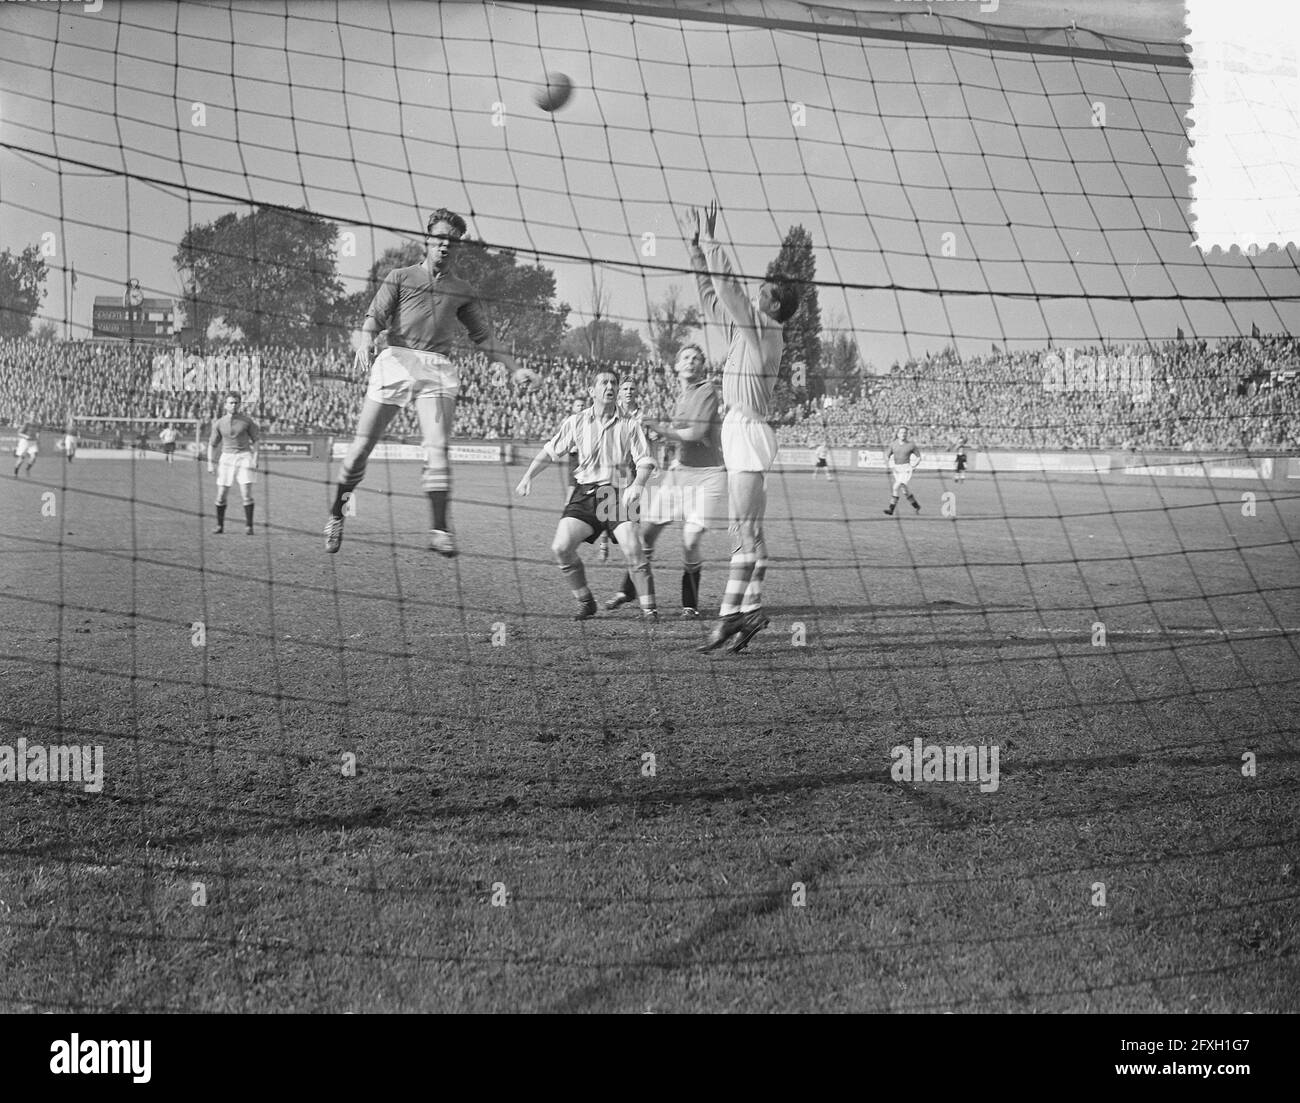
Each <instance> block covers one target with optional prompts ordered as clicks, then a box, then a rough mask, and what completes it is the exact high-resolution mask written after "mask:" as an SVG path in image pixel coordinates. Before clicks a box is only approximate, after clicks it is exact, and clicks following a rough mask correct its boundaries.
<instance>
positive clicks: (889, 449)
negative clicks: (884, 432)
mask: <svg viewBox="0 0 1300 1103" xmlns="http://www.w3.org/2000/svg"><path fill="white" fill-rule="evenodd" d="M885 462H886V463H887V464H888V465H889V473H890V475H891V476H892V478H893V480H894V485H893V489H892V490H891V491H890V498H889V508H888V509H886V510H885V513H887V514H889V515H890V516H892V515H893V513H894V507H895V506H897V505H898V495H899V493H900V492H901V493H903V494H905V495H906V496H907V500H908V501H909V502H911V503H912V508H913V509H914V510H916V512H917V513H920V512H921V503H920V502H918V501H917V500H916V499H915V498H914V497H912V492H911V490H909V489H908V486H907V484H908V483H910V482H911V481H912V472H913V471H915V470H916V465H917V464H918V463H920V462H921V450H920V449H919V448H918V447H917V446H916V445H915V444H914V443H913V442H912V441H910V440H908V439H907V426H906V425H900V426H899V427H898V432H897V433H895V434H894V439H893V440H892V441H891V442H890V443H889V444H888V445H887V446H886V447H885Z"/></svg>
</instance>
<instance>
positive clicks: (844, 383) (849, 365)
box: [821, 314, 862, 397]
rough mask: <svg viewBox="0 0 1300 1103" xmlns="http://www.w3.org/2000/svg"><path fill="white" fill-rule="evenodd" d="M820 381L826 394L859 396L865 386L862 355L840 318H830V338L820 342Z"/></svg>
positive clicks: (834, 316)
mask: <svg viewBox="0 0 1300 1103" xmlns="http://www.w3.org/2000/svg"><path fill="white" fill-rule="evenodd" d="M821 381H822V386H823V387H824V393H826V394H828V395H830V396H832V397H839V396H840V395H846V396H848V395H856V394H857V393H858V390H859V388H860V387H861V383H862V354H861V352H860V351H859V349H858V342H857V340H856V339H855V338H854V337H853V335H852V334H851V333H850V332H849V331H848V330H847V329H845V327H844V324H843V319H842V317H841V316H840V315H838V314H835V315H832V316H831V319H830V326H829V330H828V336H825V337H823V338H822V342H821Z"/></svg>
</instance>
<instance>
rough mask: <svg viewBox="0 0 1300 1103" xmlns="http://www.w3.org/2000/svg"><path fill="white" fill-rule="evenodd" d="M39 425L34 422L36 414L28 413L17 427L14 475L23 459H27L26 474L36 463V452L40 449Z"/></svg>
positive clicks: (29, 472) (16, 475) (16, 473)
mask: <svg viewBox="0 0 1300 1103" xmlns="http://www.w3.org/2000/svg"><path fill="white" fill-rule="evenodd" d="M40 446H41V427H40V426H39V425H38V424H36V415H35V414H34V413H30V412H29V413H28V415H27V417H26V418H24V419H23V423H22V424H21V425H20V426H19V427H18V447H17V448H15V449H14V477H15V478H17V477H18V472H19V469H20V468H21V467H22V466H23V460H26V461H27V474H29V475H30V474H31V473H32V466H33V465H34V464H35V463H36V453H37V452H39V451H40V450H41V448H40Z"/></svg>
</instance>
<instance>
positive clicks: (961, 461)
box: [957, 456, 966, 471]
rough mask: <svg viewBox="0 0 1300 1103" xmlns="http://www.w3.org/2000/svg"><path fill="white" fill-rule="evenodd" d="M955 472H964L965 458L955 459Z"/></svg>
mask: <svg viewBox="0 0 1300 1103" xmlns="http://www.w3.org/2000/svg"><path fill="white" fill-rule="evenodd" d="M957 470H958V471H965V470H966V457H965V456H958V457H957Z"/></svg>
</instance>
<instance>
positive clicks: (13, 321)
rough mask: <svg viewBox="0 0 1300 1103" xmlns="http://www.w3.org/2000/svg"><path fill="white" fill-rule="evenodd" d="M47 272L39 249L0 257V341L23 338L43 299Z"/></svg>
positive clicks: (0, 254) (9, 253)
mask: <svg viewBox="0 0 1300 1103" xmlns="http://www.w3.org/2000/svg"><path fill="white" fill-rule="evenodd" d="M46 275H48V272H47V270H46V267H45V258H44V257H42V256H41V250H40V248H39V246H36V245H29V246H27V248H26V249H24V250H23V251H22V252H21V253H19V254H18V255H17V256H15V255H14V254H13V253H11V252H10V251H9V250H8V249H6V250H5V251H4V252H2V253H0V337H26V336H27V334H28V332H29V331H30V330H31V328H32V318H33V317H34V316H35V314H36V311H37V310H38V309H39V308H40V305H41V300H42V299H44V298H45V277H46Z"/></svg>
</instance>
